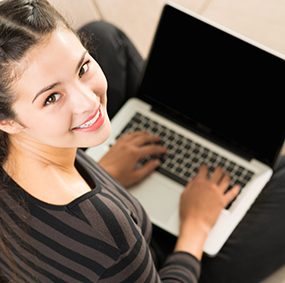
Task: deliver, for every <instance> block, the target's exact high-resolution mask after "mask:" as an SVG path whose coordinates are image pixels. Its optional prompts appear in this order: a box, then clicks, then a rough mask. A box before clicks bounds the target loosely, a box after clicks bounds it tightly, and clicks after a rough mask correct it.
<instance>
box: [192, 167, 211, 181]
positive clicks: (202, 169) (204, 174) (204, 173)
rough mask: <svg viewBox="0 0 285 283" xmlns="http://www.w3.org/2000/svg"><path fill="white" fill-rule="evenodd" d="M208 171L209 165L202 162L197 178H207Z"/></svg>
mask: <svg viewBox="0 0 285 283" xmlns="http://www.w3.org/2000/svg"><path fill="white" fill-rule="evenodd" d="M208 171H209V169H208V166H207V165H206V164H202V165H201V167H200V168H199V171H198V173H197V175H196V177H195V178H204V179H205V178H207V177H208Z"/></svg>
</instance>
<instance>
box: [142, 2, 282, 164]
mask: <svg viewBox="0 0 285 283" xmlns="http://www.w3.org/2000/svg"><path fill="white" fill-rule="evenodd" d="M284 72H285V61H284V60H283V59H281V58H279V57H277V56H274V55H272V54H270V53H268V52H266V51H264V50H262V49H260V48H257V47H256V46H253V45H251V44H249V43H247V42H245V41H243V40H240V39H238V38H237V37H234V36H232V35H230V34H228V33H226V32H224V31H222V30H220V29H217V28H215V27H213V26H211V25H209V24H207V23H204V22H203V21H200V20H198V19H196V18H194V17H192V16H189V15H187V14H185V13H183V12H181V11H178V10H176V9H174V8H173V7H171V6H166V7H165V9H164V12H163V16H162V18H161V21H160V23H159V27H158V31H157V33H156V36H155V40H154V43H153V46H152V49H151V52H150V56H149V58H148V64H147V67H146V71H145V75H144V77H143V80H142V84H141V88H140V94H139V95H140V96H141V97H142V98H143V99H144V100H147V101H148V102H150V103H151V104H153V105H156V106H162V107H165V108H169V109H171V110H174V111H175V112H176V113H180V114H181V116H184V118H186V120H188V122H189V124H191V125H192V126H193V125H196V126H198V127H199V128H200V129H205V130H206V132H210V133H211V134H212V135H216V136H217V137H221V138H222V139H226V140H228V141H230V142H231V143H232V144H233V145H234V146H236V147H237V148H239V149H242V150H244V149H246V150H247V151H248V152H249V153H250V154H251V155H253V156H254V157H255V158H258V159H260V160H262V161H263V162H264V161H266V163H267V164H269V165H271V166H272V165H273V164H274V162H275V159H276V157H277V153H278V151H279V150H280V147H281V146H282V142H283V138H284V132H285V115H284V114H285V113H284V112H285V111H284V106H283V104H284V103H283V99H282V93H283V91H284V84H285V75H284Z"/></svg>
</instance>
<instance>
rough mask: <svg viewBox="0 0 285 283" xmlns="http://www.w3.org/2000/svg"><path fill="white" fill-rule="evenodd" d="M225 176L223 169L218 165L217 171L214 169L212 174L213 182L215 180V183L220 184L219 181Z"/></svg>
mask: <svg viewBox="0 0 285 283" xmlns="http://www.w3.org/2000/svg"><path fill="white" fill-rule="evenodd" d="M223 176H224V172H223V169H222V167H221V166H218V167H217V168H216V169H215V171H214V173H213V175H212V177H211V179H210V180H211V182H213V183H215V184H219V182H220V181H221V179H222V177H223Z"/></svg>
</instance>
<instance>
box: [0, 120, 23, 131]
mask: <svg viewBox="0 0 285 283" xmlns="http://www.w3.org/2000/svg"><path fill="white" fill-rule="evenodd" d="M22 129H23V127H22V126H21V125H19V124H18V123H17V122H15V121H13V120H3V121H0V130H1V131H3V132H6V133H8V134H12V135H13V134H18V133H19V132H21V130H22Z"/></svg>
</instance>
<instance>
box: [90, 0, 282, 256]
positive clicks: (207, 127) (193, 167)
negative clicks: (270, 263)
mask: <svg viewBox="0 0 285 283" xmlns="http://www.w3.org/2000/svg"><path fill="white" fill-rule="evenodd" d="M284 59H285V57H284V56H283V55H281V54H279V53H277V52H275V51H273V50H270V49H269V48H267V47H265V46H262V45H261V44H259V43H257V42H254V41H252V40H250V39H248V38H246V37H244V36H242V35H239V34H237V33H235V32H233V31H231V30H229V29H227V28H225V27H223V26H221V25H218V24H216V23H214V22H212V21H210V20H208V19H206V18H204V17H202V16H200V15H197V14H195V13H193V12H191V11H188V10H186V9H184V8H183V7H180V6H178V5H176V4H173V3H168V4H166V5H165V6H164V8H163V11H162V14H161V18H160V21H159V24H158V27H157V31H156V34H155V36H154V39H153V44H152V47H151V49H150V52H149V56H148V59H147V62H146V65H145V70H144V73H143V75H142V79H141V82H140V86H139V89H138V94H137V97H136V98H132V99H130V100H128V101H127V102H126V104H125V105H124V106H123V107H122V108H121V109H120V111H119V112H118V113H117V114H116V116H115V117H114V118H113V119H112V121H111V122H112V133H111V136H110V137H109V138H108V140H107V141H106V142H105V143H104V144H102V145H100V146H98V147H94V148H89V149H88V150H87V151H86V152H87V154H88V155H89V156H91V157H92V158H94V159H95V160H97V161H98V160H100V158H101V157H102V156H103V155H104V154H105V153H106V152H107V151H108V150H109V147H110V145H112V144H113V143H114V142H115V140H116V139H117V137H118V136H120V135H121V134H126V133H128V132H132V131H136V130H144V131H148V132H150V133H155V134H157V135H159V136H161V143H162V144H163V145H164V146H166V147H167V148H168V149H169V151H168V154H167V155H165V156H161V157H160V158H161V160H162V165H161V167H160V168H158V170H156V171H155V172H153V173H152V174H151V175H150V176H149V177H147V178H145V179H144V180H143V181H141V182H140V183H139V184H137V185H135V186H133V187H132V188H130V192H131V193H132V194H133V195H134V196H135V197H136V198H137V199H138V200H139V201H140V202H141V204H142V205H143V206H144V208H145V209H146V211H147V213H148V214H149V216H150V218H151V221H152V222H153V223H154V224H155V225H157V226H159V227H160V228H162V229H164V230H165V231H168V232H169V233H171V234H173V235H178V232H179V199H180V194H181V192H182V191H183V189H184V187H185V185H186V184H187V182H188V181H190V180H191V179H192V178H193V177H194V176H195V174H196V173H197V171H198V168H199V167H200V166H201V164H203V163H206V164H207V165H208V166H209V168H210V173H209V174H212V172H213V170H214V169H215V168H216V167H217V166H218V165H220V166H222V167H223V169H224V171H225V172H227V173H228V174H229V175H230V176H231V177H232V184H231V186H232V185H234V184H235V183H239V184H240V185H241V187H242V190H241V193H240V194H239V195H238V197H237V198H236V199H235V200H234V201H233V202H232V203H231V204H230V205H229V206H228V207H227V208H225V209H224V210H223V211H222V213H221V215H220V217H219V219H218V221H217V223H216V224H215V226H214V227H213V228H212V230H211V231H210V233H209V235H208V238H207V240H206V242H205V245H204V252H205V253H207V254H208V255H210V256H214V255H216V254H217V253H218V252H219V250H220V249H221V247H222V246H223V245H224V243H225V242H226V240H227V239H228V237H229V236H230V234H231V233H232V232H233V230H234V229H235V227H236V226H237V225H238V223H239V222H240V221H241V219H242V218H243V216H244V215H245V214H246V212H247V211H248V209H249V208H250V206H251V205H252V203H253V202H254V200H255V199H256V197H257V196H258V194H259V193H260V191H261V190H262V188H263V187H264V186H265V184H266V183H267V182H268V180H269V179H270V177H271V175H272V173H273V170H274V168H275V166H276V165H277V163H278V159H279V155H280V151H281V149H282V145H283V141H284V136H285V121H284V114H283V108H284V106H283V102H282V100H281V99H282V95H281V93H282V92H283V91H284V74H283V71H282V70H285V61H284ZM148 158H152V157H147V158H146V160H147V159H148ZM146 160H141V161H140V164H138V166H141V164H143V163H144V162H145V161H146Z"/></svg>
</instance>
